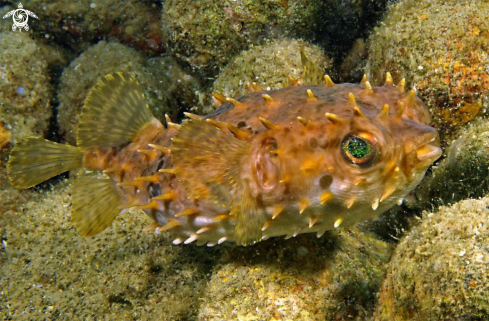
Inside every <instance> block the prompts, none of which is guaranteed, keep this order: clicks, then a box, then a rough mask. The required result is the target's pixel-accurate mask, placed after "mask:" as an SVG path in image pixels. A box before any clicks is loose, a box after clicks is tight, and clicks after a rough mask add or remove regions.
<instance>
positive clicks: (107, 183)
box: [71, 176, 124, 236]
mask: <svg viewBox="0 0 489 321" xmlns="http://www.w3.org/2000/svg"><path fill="white" fill-rule="evenodd" d="M71 191H72V199H73V205H72V208H71V221H72V223H73V225H75V227H76V229H77V230H78V232H80V234H81V235H82V236H92V235H95V234H98V233H100V232H102V231H103V230H105V229H106V228H107V226H109V225H110V223H112V221H113V220H114V219H115V218H116V216H117V215H118V214H119V213H120V212H121V211H122V210H121V209H120V208H119V206H121V205H122V203H123V202H124V195H123V193H122V191H121V190H120V189H119V188H118V187H117V186H116V184H115V183H114V181H113V180H111V179H100V178H95V177H87V176H81V177H79V178H77V179H76V180H75V182H74V183H73V187H72V189H71Z"/></svg>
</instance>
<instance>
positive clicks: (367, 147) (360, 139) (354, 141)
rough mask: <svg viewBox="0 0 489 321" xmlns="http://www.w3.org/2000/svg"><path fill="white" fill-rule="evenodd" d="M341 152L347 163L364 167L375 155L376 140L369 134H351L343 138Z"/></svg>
mask: <svg viewBox="0 0 489 321" xmlns="http://www.w3.org/2000/svg"><path fill="white" fill-rule="evenodd" d="M341 152H342V154H343V157H344V158H345V160H347V161H348V162H350V163H352V164H356V165H360V166H365V165H368V164H369V163H370V162H371V161H372V160H373V159H374V156H375V155H376V154H377V140H376V139H375V137H374V136H373V135H372V134H370V133H351V134H349V135H347V136H346V137H345V138H343V141H342V142H341Z"/></svg>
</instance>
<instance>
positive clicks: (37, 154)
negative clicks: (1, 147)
mask: <svg viewBox="0 0 489 321" xmlns="http://www.w3.org/2000/svg"><path fill="white" fill-rule="evenodd" d="M82 158H83V153H82V152H81V151H80V149H79V148H78V147H74V146H70V145H63V144H58V143H55V142H52V141H49V140H46V139H44V138H39V137H29V138H27V139H25V140H23V141H21V142H19V143H17V144H16V145H15V147H14V148H13V149H12V151H11V152H10V158H9V161H8V164H7V173H8V177H9V180H10V182H11V183H12V185H13V186H15V187H16V188H29V187H32V186H34V185H37V184H39V183H42V182H43V181H45V180H47V179H49V178H51V177H53V176H56V175H58V174H61V173H63V172H66V171H69V170H72V169H75V168H79V167H82Z"/></svg>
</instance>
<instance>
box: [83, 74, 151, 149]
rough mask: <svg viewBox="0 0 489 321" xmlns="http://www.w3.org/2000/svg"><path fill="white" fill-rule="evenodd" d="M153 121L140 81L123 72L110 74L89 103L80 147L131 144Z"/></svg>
mask: <svg viewBox="0 0 489 321" xmlns="http://www.w3.org/2000/svg"><path fill="white" fill-rule="evenodd" d="M153 119H154V117H153V115H152V114H151V111H150V110H149V107H148V105H147V104H146V99H145V98H144V94H143V92H142V90H141V86H140V85H139V83H138V81H137V80H136V77H135V76H133V75H129V74H126V73H120V72H118V73H112V74H108V75H106V76H105V77H103V78H102V79H101V80H100V81H99V82H98V83H97V84H96V85H95V86H94V87H93V88H92V90H91V91H90V93H89V94H88V97H87V99H86V100H85V104H84V106H83V109H82V113H81V115H80V125H79V126H78V134H77V145H78V146H79V147H81V148H89V147H114V146H117V145H121V144H125V143H129V142H131V141H132V140H133V139H134V138H135V137H136V135H137V133H138V132H139V131H140V130H141V129H142V128H143V127H144V126H145V125H146V124H148V123H149V122H151V121H152V120H153Z"/></svg>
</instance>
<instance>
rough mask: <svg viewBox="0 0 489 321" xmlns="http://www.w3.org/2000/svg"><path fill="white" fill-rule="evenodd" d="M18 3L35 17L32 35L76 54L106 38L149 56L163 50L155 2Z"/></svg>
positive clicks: (32, 0)
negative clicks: (67, 48)
mask: <svg viewBox="0 0 489 321" xmlns="http://www.w3.org/2000/svg"><path fill="white" fill-rule="evenodd" d="M22 4H23V6H24V8H25V9H28V10H30V11H32V12H34V13H35V14H36V15H37V16H38V17H39V19H38V20H37V21H36V22H37V23H36V24H35V25H32V26H31V27H32V28H31V29H32V31H33V32H34V34H35V35H36V36H38V37H40V38H45V39H46V40H48V41H52V42H53V43H57V44H60V45H63V46H65V47H69V48H71V49H72V50H74V51H76V52H78V53H79V52H81V51H83V50H85V49H87V47H88V46H90V44H91V43H94V42H97V41H98V40H100V39H109V38H110V39H117V40H118V41H120V42H122V43H124V44H128V45H131V46H133V47H134V48H137V49H138V50H139V51H142V52H146V53H149V54H156V53H161V52H162V51H163V46H162V44H161V29H160V20H159V14H158V12H159V10H160V6H159V4H158V3H157V2H154V3H150V2H149V1H147V2H145V1H137V0H127V1H117V0H79V1H68V0H55V1H44V0H25V1H22Z"/></svg>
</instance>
